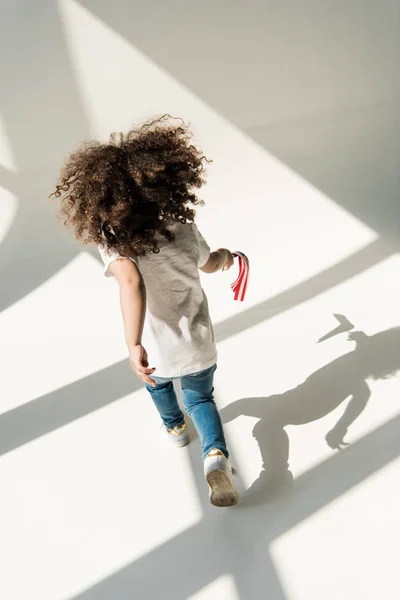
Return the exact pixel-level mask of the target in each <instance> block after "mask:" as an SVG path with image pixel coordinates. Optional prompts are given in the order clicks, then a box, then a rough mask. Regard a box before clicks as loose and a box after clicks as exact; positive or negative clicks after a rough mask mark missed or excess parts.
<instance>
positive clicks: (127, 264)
mask: <svg viewBox="0 0 400 600" xmlns="http://www.w3.org/2000/svg"><path fill="white" fill-rule="evenodd" d="M110 270H111V271H112V273H113V275H115V278H116V280H117V281H118V285H119V291H120V303H121V311H122V319H123V322H124V332H125V341H126V345H127V346H128V351H129V358H130V363H131V367H132V369H133V371H134V372H135V373H136V375H137V376H138V377H139V379H141V380H142V381H144V382H145V383H148V384H150V385H153V386H154V385H155V381H154V380H153V379H151V378H150V377H149V375H151V374H152V373H154V371H155V369H149V363H148V360H147V352H146V350H145V349H144V348H143V346H142V333H143V325H144V319H145V316H146V288H145V285H144V281H143V278H142V276H141V274H140V273H139V271H138V268H137V267H136V265H135V264H134V263H133V262H132V261H131V260H129V259H128V258H121V259H119V260H116V261H114V262H113V263H111V265H110Z"/></svg>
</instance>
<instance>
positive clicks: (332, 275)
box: [215, 238, 398, 342]
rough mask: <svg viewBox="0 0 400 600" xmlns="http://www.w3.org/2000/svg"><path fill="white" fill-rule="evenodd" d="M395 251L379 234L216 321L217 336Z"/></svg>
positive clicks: (325, 287) (237, 330) (316, 292)
mask: <svg viewBox="0 0 400 600" xmlns="http://www.w3.org/2000/svg"><path fill="white" fill-rule="evenodd" d="M396 251H398V249H397V248H395V247H394V246H393V245H390V244H388V243H387V242H385V241H383V239H382V238H378V239H377V240H375V241H373V242H371V243H370V244H368V245H367V246H364V247H363V248H361V249H360V250H358V251H357V252H355V253H354V254H351V255H350V256H348V257H346V258H345V259H343V260H342V261H340V262H338V263H337V264H335V265H333V266H332V267H329V268H328V269H325V270H324V271H321V272H320V273H318V274H317V275H314V276H313V277H311V278H310V279H307V280H306V281H303V282H301V283H299V284H298V285H295V286H293V287H291V288H289V289H288V290H285V291H284V292H282V293H280V294H277V295H276V296H274V297H273V298H269V299H268V300H265V301H264V302H260V303H259V304H256V306H253V307H252V308H249V309H247V310H244V311H242V312H241V313H239V314H238V315H234V316H233V317H230V318H229V319H226V320H224V321H222V322H221V323H218V324H217V325H216V327H215V331H216V335H217V339H218V341H219V342H222V341H223V340H225V339H227V338H229V337H232V336H233V335H236V334H238V333H240V332H242V331H244V330H245V329H248V328H250V327H253V326H254V325H257V324H258V323H261V322H262V321H265V320H267V319H272V317H275V316H277V315H279V314H281V313H283V312H285V311H286V310H290V309H291V308H294V307H295V306H298V305H300V304H302V303H303V302H306V301H307V300H310V299H311V298H314V297H315V296H318V295H319V294H322V293H323V292H326V291H327V290H329V289H331V288H333V287H335V286H336V285H339V284H340V283H343V282H345V281H347V280H348V279H351V278H352V277H354V276H355V275H358V274H360V273H362V272H363V271H366V270H367V269H370V268H371V267H374V266H375V265H377V264H379V263H380V262H382V261H383V260H385V259H386V258H389V257H390V256H391V255H392V254H394V253H395V252H396ZM262 275H264V273H263V274H261V273H260V274H258V276H262Z"/></svg>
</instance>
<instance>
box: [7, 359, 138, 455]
mask: <svg viewBox="0 0 400 600" xmlns="http://www.w3.org/2000/svg"><path fill="white" fill-rule="evenodd" d="M141 388H142V382H141V381H140V380H139V379H137V377H135V376H134V374H133V373H132V370H131V369H130V366H129V361H128V360H122V361H120V362H118V363H115V364H114V365H111V366H109V367H106V368H105V369H102V370H100V371H97V372H96V373H93V374H92V375H88V376H87V377H83V378H82V379H79V380H78V381H74V382H73V383H70V384H69V385H66V386H64V387H62V388H60V389H58V390H54V391H53V392H50V393H49V394H45V395H44V396H41V397H40V398H36V399H35V400H32V402H28V403H27V404H23V405H21V406H18V407H17V408H14V409H12V410H9V411H7V412H6V413H3V414H2V415H0V456H1V455H2V454H6V453H7V452H10V451H11V450H14V449H15V448H18V447H20V446H22V445H24V444H27V443H28V442H31V441H33V440H35V439H37V438H39V437H41V436H42V435H45V434H47V433H51V432H52V431H55V430H56V429H58V428H59V427H63V426H64V425H68V423H71V422H72V421H75V420H76V419H80V418H82V417H84V416H86V415H88V414H90V413H92V412H94V411H95V410H99V409H100V408H103V407H104V406H107V405H108V404H111V403H112V402H115V401H116V400H118V399H119V398H123V397H124V396H126V395H128V394H131V393H132V392H135V391H136V390H138V389H141Z"/></svg>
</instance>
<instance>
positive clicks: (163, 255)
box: [54, 116, 238, 506]
mask: <svg viewBox="0 0 400 600" xmlns="http://www.w3.org/2000/svg"><path fill="white" fill-rule="evenodd" d="M205 161H206V158H205V157H204V156H203V155H202V154H201V152H200V151H199V150H198V149H197V148H196V147H195V146H194V145H193V144H192V143H191V134H190V133H189V131H188V129H187V127H186V126H185V125H184V124H183V123H180V122H179V125H177V124H175V123H173V122H172V121H171V120H170V119H169V117H168V116H165V117H162V118H161V119H158V120H155V121H153V122H150V123H145V124H144V125H143V126H141V127H140V128H138V129H134V130H132V131H130V132H128V133H127V134H125V135H124V134H118V135H115V134H113V135H112V136H111V137H110V142H109V143H106V144H103V143H100V142H91V143H88V144H86V145H84V146H83V147H81V148H80V149H78V150H77V151H76V152H74V153H73V154H71V156H70V157H69V158H68V159H67V161H66V163H65V165H64V167H63V169H62V171H61V176H60V180H59V183H58V185H57V186H56V191H55V192H54V195H55V196H56V197H59V198H61V211H60V212H61V215H63V217H64V221H65V224H66V225H67V226H70V227H72V228H73V229H74V232H75V236H76V238H77V239H80V240H83V241H84V242H85V243H90V242H92V243H93V242H94V243H95V244H97V245H98V247H99V250H100V254H101V256H102V259H103V261H104V265H105V275H106V276H108V277H111V276H114V277H115V278H116V279H117V282H118V284H119V289H120V303H121V310H122V317H123V322H124V331H125V340H126V344H127V346H128V351H129V357H130V364H131V367H132V369H133V371H134V372H135V373H136V375H137V376H138V377H139V378H140V379H141V380H142V381H143V382H144V383H145V384H146V387H147V389H148V391H149V392H150V394H151V397H152V399H153V401H154V404H155V406H156V408H157V410H158V412H159V414H160V417H161V419H162V421H163V423H164V427H165V430H166V432H167V434H168V437H169V438H170V440H171V441H172V442H173V443H174V444H175V445H176V446H179V447H182V446H186V445H187V444H188V443H189V438H188V432H187V428H186V423H185V418H184V415H183V413H182V411H181V410H180V408H179V405H178V402H177V398H176V395H175V391H174V388H173V384H172V380H173V379H180V382H181V385H182V391H183V400H184V406H185V409H186V411H187V413H188V414H189V416H190V417H191V419H192V421H193V423H194V425H195V428H196V430H197V432H198V435H199V437H200V440H201V445H202V452H203V460H204V473H205V476H206V480H207V482H208V484H209V487H210V500H211V503H212V504H214V505H215V506H231V505H233V504H236V503H237V501H238V493H237V491H236V489H235V487H234V484H233V480H232V475H233V469H232V467H231V465H230V463H229V460H228V457H229V454H228V450H227V447H226V442H225V437H224V432H223V428H222V424H221V419H220V416H219V414H218V411H217V408H216V406H215V403H214V399H213V391H214V388H213V378H214V372H215V370H216V368H217V367H216V361H217V351H216V344H215V336H214V331H213V327H212V324H211V321H210V316H209V312H208V304H207V298H206V296H205V294H204V292H203V290H202V287H201V284H200V278H199V271H198V269H200V270H201V271H203V272H204V273H215V272H217V271H219V270H221V269H222V270H226V269H229V268H230V267H231V266H232V265H233V262H234V260H233V256H232V254H231V252H230V251H229V250H226V249H220V250H217V251H215V252H211V253H210V248H209V247H208V245H207V243H206V242H205V240H204V239H203V237H202V236H201V234H200V232H199V231H198V229H197V227H196V225H195V224H194V223H193V220H194V216H195V211H194V210H193V208H191V206H193V205H200V204H202V202H201V201H200V200H199V199H198V198H197V196H196V195H195V193H194V191H193V190H194V188H200V187H201V185H202V184H203V183H204V165H203V163H204V162H205ZM150 365H154V367H153V366H151V367H150Z"/></svg>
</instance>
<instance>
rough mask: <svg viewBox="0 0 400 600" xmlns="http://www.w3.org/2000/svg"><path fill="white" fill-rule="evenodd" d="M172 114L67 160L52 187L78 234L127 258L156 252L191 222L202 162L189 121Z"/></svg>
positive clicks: (84, 148) (93, 145)
mask: <svg viewBox="0 0 400 600" xmlns="http://www.w3.org/2000/svg"><path fill="white" fill-rule="evenodd" d="M173 121H174V120H173V119H172V117H170V116H169V115H164V116H163V117H160V118H157V119H156V120H153V121H151V122H147V123H145V124H144V125H142V126H141V127H139V128H137V129H132V130H131V131H129V132H128V133H126V134H123V133H118V134H115V133H114V134H112V135H111V136H110V141H109V143H101V142H96V141H93V142H89V143H85V144H83V145H82V146H81V147H80V148H78V149H77V150H76V151H75V152H73V153H72V154H71V155H70V156H69V157H68V158H67V159H66V162H65V164H64V166H63V168H62V170H61V175H60V178H59V181H58V184H57V186H56V189H55V191H54V192H53V193H52V194H51V195H50V196H55V197H56V198H61V208H60V212H59V215H60V217H61V218H62V219H63V221H64V224H65V225H66V226H67V227H72V229H73V230H74V233H75V237H76V238H77V239H79V240H82V241H83V242H84V243H91V242H93V243H95V244H99V245H102V246H104V247H105V248H107V250H110V249H113V250H116V251H117V252H118V253H119V254H121V255H122V256H127V257H133V256H143V255H144V254H146V253H147V252H155V253H157V252H159V248H158V244H157V241H156V236H157V235H158V234H161V235H163V236H165V238H166V239H167V240H170V241H171V240H173V239H174V235H173V233H172V232H171V231H169V229H168V227H169V226H170V225H172V224H173V223H174V222H181V223H186V222H192V221H193V219H194V216H195V211H194V209H193V208H192V207H190V205H199V204H203V202H202V201H201V200H199V199H198V198H197V196H196V195H195V194H194V193H193V189H194V188H200V187H201V186H202V184H203V183H204V181H205V179H204V175H205V171H204V162H210V161H208V160H207V159H206V157H205V156H204V155H203V154H202V152H201V151H200V150H199V149H198V148H196V147H195V146H194V145H193V144H192V141H191V140H192V134H191V133H190V131H189V130H188V127H187V126H186V125H185V123H184V122H183V121H181V120H179V124H177V123H176V122H175V123H174V122H173Z"/></svg>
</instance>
